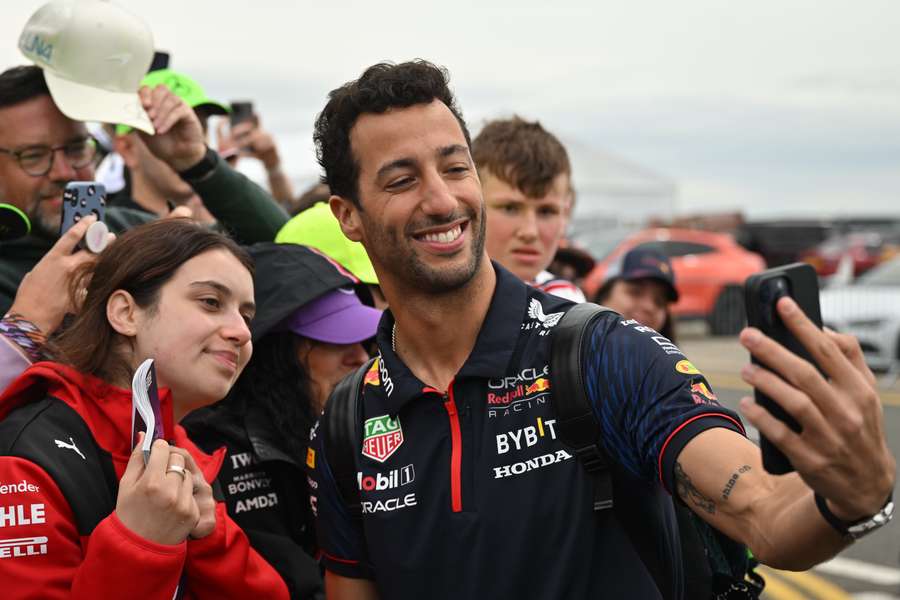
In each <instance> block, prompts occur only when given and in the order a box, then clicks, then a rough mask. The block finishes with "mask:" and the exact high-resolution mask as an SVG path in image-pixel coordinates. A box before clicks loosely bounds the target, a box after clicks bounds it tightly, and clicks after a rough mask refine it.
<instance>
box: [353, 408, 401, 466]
mask: <svg viewBox="0 0 900 600" xmlns="http://www.w3.org/2000/svg"><path fill="white" fill-rule="evenodd" d="M364 426H365V434H364V435H363V443H362V454H363V456H368V457H369V458H371V459H372V460H377V461H378V462H382V463H383V462H384V461H386V460H387V459H388V458H389V457H390V456H391V454H393V453H394V452H395V451H396V450H397V448H399V447H400V444H402V443H403V429H402V428H401V427H400V418H399V417H398V418H396V419H392V418H391V417H390V415H381V416H380V417H372V418H371V419H366V422H365V423H364Z"/></svg>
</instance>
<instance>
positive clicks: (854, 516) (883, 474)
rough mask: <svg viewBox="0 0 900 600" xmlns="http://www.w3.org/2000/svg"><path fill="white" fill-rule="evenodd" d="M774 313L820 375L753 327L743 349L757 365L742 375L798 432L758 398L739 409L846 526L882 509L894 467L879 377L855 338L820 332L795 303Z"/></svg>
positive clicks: (784, 303)
mask: <svg viewBox="0 0 900 600" xmlns="http://www.w3.org/2000/svg"><path fill="white" fill-rule="evenodd" d="M775 309H776V311H777V313H776V314H777V316H778V318H779V319H780V320H781V322H782V323H783V324H784V326H785V328H786V330H787V331H789V332H790V333H791V335H792V336H793V337H794V338H796V340H797V341H798V342H799V343H800V345H801V346H802V347H803V348H805V349H806V351H808V352H809V353H810V355H811V357H812V358H813V360H814V361H815V362H816V363H817V364H818V365H819V366H820V367H821V371H820V370H819V369H818V368H816V366H814V365H813V364H812V363H811V362H809V361H807V360H805V359H803V358H802V357H800V356H798V355H797V354H795V353H794V352H791V351H790V350H788V349H787V348H786V347H785V346H784V345H782V344H779V343H778V342H777V341H775V340H774V339H772V338H771V337H769V336H767V335H765V334H764V333H763V332H762V331H760V330H759V329H757V328H755V327H748V328H747V329H745V330H744V331H743V332H741V336H740V340H741V344H742V345H744V346H745V347H746V348H747V349H748V350H749V351H750V353H751V354H752V355H753V357H754V358H755V359H756V362H758V365H756V364H754V365H747V366H746V367H745V368H744V370H743V371H742V376H743V378H744V380H745V381H747V383H749V384H750V385H752V386H753V387H754V388H755V389H758V390H760V391H762V392H763V393H764V394H765V395H766V396H768V397H769V398H770V399H772V400H773V401H774V402H777V403H778V404H779V405H780V406H781V408H783V409H784V411H785V412H786V413H787V414H789V415H790V416H791V417H793V418H794V419H795V420H796V422H797V423H798V424H799V426H800V431H794V430H793V429H791V427H790V426H788V425H787V424H785V423H784V422H782V421H781V420H779V419H778V418H776V417H775V416H774V415H773V414H772V412H770V411H769V410H767V409H766V408H765V407H764V406H762V405H761V404H760V403H758V402H756V401H754V399H753V398H749V397H748V398H744V399H743V400H742V401H741V410H742V412H743V413H744V415H745V416H746V417H747V419H748V420H749V421H750V422H751V423H752V424H753V425H754V426H755V427H757V428H758V429H759V431H760V434H761V435H762V436H764V437H765V438H766V439H768V440H769V441H770V442H771V443H772V444H773V445H774V446H776V447H777V448H778V449H779V450H780V451H781V452H783V453H784V455H785V456H786V457H787V459H788V460H789V461H790V463H791V464H792V465H793V467H794V468H795V469H796V470H797V474H798V475H799V476H800V477H801V478H802V479H803V481H804V482H805V483H806V484H807V485H808V486H809V487H810V488H812V489H813V490H814V491H815V492H816V493H817V494H819V495H820V496H821V497H822V498H824V499H825V500H826V502H827V504H828V506H829V508H830V510H831V512H832V513H833V514H834V515H836V516H837V517H838V518H840V519H841V520H843V521H845V522H848V523H849V522H855V521H858V520H860V519H865V518H869V517H871V516H872V515H875V514H876V513H878V512H879V511H880V510H882V508H883V507H884V506H885V500H886V498H887V497H888V495H889V494H890V491H891V490H892V489H893V485H894V478H895V469H896V462H895V460H894V457H893V456H892V455H891V452H890V450H889V449H888V447H887V443H886V441H885V437H884V427H883V414H882V408H881V400H880V398H879V396H878V392H877V390H876V388H875V378H874V376H873V375H872V372H871V371H870V370H869V369H868V368H867V367H866V365H865V361H864V360H863V355H862V350H861V349H860V347H859V343H858V342H857V341H856V340H855V339H854V338H852V337H850V336H846V335H841V334H837V333H834V332H830V331H823V330H822V329H820V328H819V327H818V326H817V325H816V324H815V323H813V322H812V321H811V320H810V319H809V318H808V317H807V316H806V315H805V314H804V312H803V311H802V310H801V309H800V307H799V306H798V304H797V302H795V301H794V300H793V299H791V298H790V297H782V298H780V299H778V300H777V301H776V302H775Z"/></svg>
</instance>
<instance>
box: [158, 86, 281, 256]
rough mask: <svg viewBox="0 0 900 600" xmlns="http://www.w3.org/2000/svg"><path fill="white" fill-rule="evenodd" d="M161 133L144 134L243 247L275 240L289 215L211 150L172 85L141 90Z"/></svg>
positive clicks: (159, 155) (196, 120) (198, 121)
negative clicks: (171, 89)
mask: <svg viewBox="0 0 900 600" xmlns="http://www.w3.org/2000/svg"><path fill="white" fill-rule="evenodd" d="M140 97H141V101H142V103H143V106H144V108H145V109H146V110H147V114H148V115H149V116H150V118H151V119H152V120H153V125H154V127H155V128H156V135H152V136H150V135H146V134H144V133H141V136H142V139H143V140H144V143H145V144H146V145H147V147H148V148H149V149H150V151H151V152H153V154H154V155H156V156H157V157H158V158H159V159H160V160H162V161H164V162H165V163H166V164H168V165H169V166H170V167H172V168H173V169H174V170H175V171H176V172H178V173H179V174H180V175H181V176H182V177H183V178H184V179H185V181H187V182H188V183H189V184H191V187H193V188H194V190H195V191H196V192H197V194H198V195H199V196H200V198H201V199H202V200H203V204H204V205H205V206H206V208H207V209H209V212H210V213H212V215H213V216H214V217H215V218H216V219H217V220H218V222H219V224H220V225H221V226H222V227H224V228H225V229H226V230H228V232H229V233H230V234H231V235H232V237H234V238H235V239H237V240H238V241H239V242H241V243H243V244H252V243H254V242H264V241H272V240H274V239H275V234H277V233H278V230H279V229H281V227H282V226H283V225H284V224H285V223H286V222H287V219H288V216H287V213H286V212H285V211H284V209H282V208H281V207H280V206H279V205H278V204H277V203H276V202H275V200H274V199H272V197H271V196H269V194H267V193H266V192H265V190H263V189H262V188H260V187H259V186H258V185H256V184H255V183H253V182H252V181H250V180H249V179H247V178H246V177H244V175H242V174H240V173H238V172H237V171H234V170H233V169H232V168H231V167H229V166H228V165H227V164H226V163H225V161H223V160H220V159H219V158H218V155H217V154H216V153H215V152H212V151H210V150H209V149H208V148H207V147H206V138H205V137H204V134H203V128H202V127H201V126H200V120H199V119H198V118H197V115H196V114H194V111H193V110H192V109H191V108H190V107H189V106H188V105H187V104H185V102H184V101H183V100H181V99H180V98H178V97H177V96H176V95H175V94H173V93H172V92H171V91H170V90H169V89H168V88H167V87H166V86H164V85H159V86H157V87H155V88H153V89H152V90H151V89H150V88H146V87H144V88H141V90H140Z"/></svg>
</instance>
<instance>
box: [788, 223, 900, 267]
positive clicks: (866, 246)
mask: <svg viewBox="0 0 900 600" xmlns="http://www.w3.org/2000/svg"><path fill="white" fill-rule="evenodd" d="M898 252H900V235H898V234H897V233H894V235H893V236H889V235H885V234H883V233H879V232H876V231H862V232H854V233H847V234H843V235H836V236H833V237H830V238H828V239H827V240H825V241H824V242H822V243H821V244H819V245H818V246H815V247H814V248H810V249H809V250H807V251H806V252H804V253H802V254H801V255H800V260H802V261H804V262H807V263H809V264H811V265H812V266H813V267H814V268H815V269H816V273H818V274H819V277H829V276H831V275H834V274H835V272H836V271H837V269H838V265H839V264H840V262H841V260H844V259H845V257H846V258H847V259H849V260H850V261H851V264H852V265H853V273H852V274H853V276H854V277H856V276H858V275H862V274H863V273H865V272H866V271H868V270H869V269H871V268H872V267H874V266H876V265H878V264H880V263H882V262H884V261H886V260H888V259H891V258H893V257H894V256H896V255H897V254H898Z"/></svg>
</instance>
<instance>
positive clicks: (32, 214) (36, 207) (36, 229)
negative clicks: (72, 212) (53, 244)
mask: <svg viewBox="0 0 900 600" xmlns="http://www.w3.org/2000/svg"><path fill="white" fill-rule="evenodd" d="M47 201H49V200H46V201H45V200H42V199H40V198H39V199H38V201H37V202H35V203H34V204H33V205H32V206H31V210H29V211H28V212H27V213H26V214H27V215H28V220H29V221H31V233H32V234H34V235H38V236H40V237H43V238H47V239H51V240H55V239H56V238H58V237H59V225H60V223H61V222H62V214H61V212H62V208H60V212H59V213H56V214H47V211H46V210H44V209H45V206H46V205H44V204H42V203H43V202H47Z"/></svg>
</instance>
